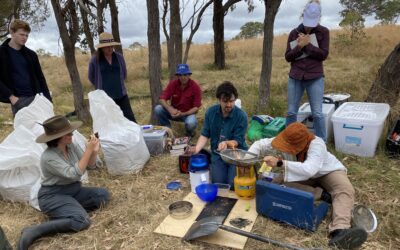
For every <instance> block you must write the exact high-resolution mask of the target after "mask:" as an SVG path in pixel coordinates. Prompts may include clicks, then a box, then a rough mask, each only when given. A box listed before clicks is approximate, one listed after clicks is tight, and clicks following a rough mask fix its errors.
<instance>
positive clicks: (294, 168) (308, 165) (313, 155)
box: [249, 137, 347, 182]
mask: <svg viewBox="0 0 400 250" xmlns="http://www.w3.org/2000/svg"><path fill="white" fill-rule="evenodd" d="M273 139H274V138H266V139H261V140H258V141H256V142H255V143H253V145H251V147H250V149H249V152H252V153H255V154H258V155H259V156H266V155H268V151H270V150H272V149H273V148H272V145H271V142H272V140H273ZM284 167H285V176H284V182H293V181H305V180H308V179H312V178H318V177H320V176H323V175H326V174H328V173H330V172H333V171H336V170H343V171H345V172H347V169H346V168H345V166H343V164H342V163H341V162H340V161H339V160H338V159H337V158H336V157H335V156H334V155H332V154H331V153H329V152H328V150H327V149H326V145H325V142H324V141H323V140H322V139H321V138H319V137H315V139H314V140H312V141H311V143H310V146H309V148H308V151H307V158H306V160H305V161H304V162H298V161H288V160H284Z"/></svg>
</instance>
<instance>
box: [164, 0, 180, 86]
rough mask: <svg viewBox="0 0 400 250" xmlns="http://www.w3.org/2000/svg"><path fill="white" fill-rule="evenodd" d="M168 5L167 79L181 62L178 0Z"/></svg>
mask: <svg viewBox="0 0 400 250" xmlns="http://www.w3.org/2000/svg"><path fill="white" fill-rule="evenodd" d="M169 5H170V22H169V34H170V39H169V40H168V41H167V47H168V70H169V78H170V79H172V78H174V76H175V70H176V66H177V65H178V64H179V63H181V62H182V24H181V15H180V9H179V0H169Z"/></svg>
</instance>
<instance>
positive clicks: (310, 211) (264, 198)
mask: <svg viewBox="0 0 400 250" xmlns="http://www.w3.org/2000/svg"><path fill="white" fill-rule="evenodd" d="M328 206H329V205H328V203H326V202H320V203H319V205H318V206H314V197H313V195H312V194H311V193H309V192H305V191H301V190H298V189H294V188H289V187H285V186H281V185H277V184H273V183H270V182H266V181H262V180H258V181H257V184H256V207H257V213H259V214H261V215H263V216H266V217H268V218H271V219H273V220H277V221H280V222H284V223H287V224H290V225H293V226H295V227H299V228H302V229H305V230H308V231H315V230H316V229H317V227H318V225H319V224H320V223H321V221H322V220H323V219H324V218H325V216H326V213H327V212H328Z"/></svg>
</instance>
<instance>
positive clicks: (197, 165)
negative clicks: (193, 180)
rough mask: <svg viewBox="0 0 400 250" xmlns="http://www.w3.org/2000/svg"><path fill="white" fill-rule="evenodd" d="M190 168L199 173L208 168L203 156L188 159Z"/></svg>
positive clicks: (205, 157)
mask: <svg viewBox="0 0 400 250" xmlns="http://www.w3.org/2000/svg"><path fill="white" fill-rule="evenodd" d="M190 168H191V169H193V170H195V171H199V170H204V169H207V168H208V159H207V156H206V155H204V154H195V155H192V156H191V157H190Z"/></svg>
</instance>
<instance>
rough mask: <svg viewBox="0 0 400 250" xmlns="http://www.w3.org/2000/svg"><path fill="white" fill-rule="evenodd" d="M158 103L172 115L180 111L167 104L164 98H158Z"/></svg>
mask: <svg viewBox="0 0 400 250" xmlns="http://www.w3.org/2000/svg"><path fill="white" fill-rule="evenodd" d="M160 104H161V106H163V107H164V108H165V109H166V110H167V111H168V112H169V113H170V114H171V115H172V116H175V115H177V114H178V113H179V112H180V111H179V110H177V109H176V108H174V107H172V106H171V105H169V103H168V102H167V101H166V100H164V99H160Z"/></svg>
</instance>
